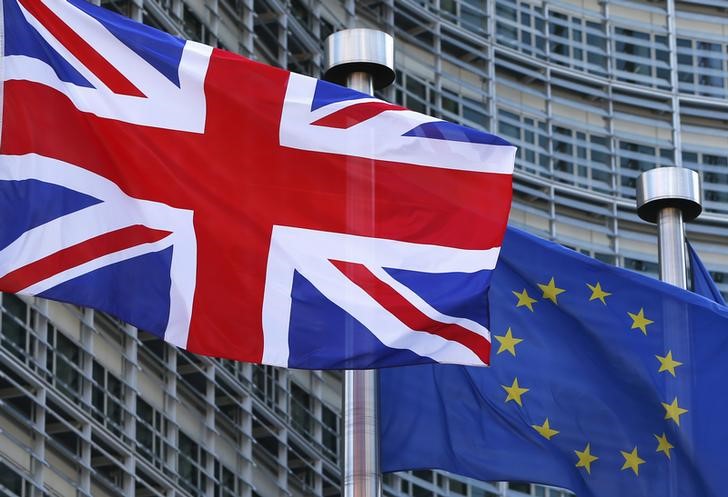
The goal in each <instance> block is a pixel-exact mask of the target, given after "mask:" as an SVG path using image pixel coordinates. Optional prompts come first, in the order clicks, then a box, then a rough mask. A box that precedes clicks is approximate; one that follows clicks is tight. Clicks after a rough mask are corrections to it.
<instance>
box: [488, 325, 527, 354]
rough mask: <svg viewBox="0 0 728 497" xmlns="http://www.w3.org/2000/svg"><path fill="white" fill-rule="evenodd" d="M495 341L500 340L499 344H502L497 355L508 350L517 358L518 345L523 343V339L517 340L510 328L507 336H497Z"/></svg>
mask: <svg viewBox="0 0 728 497" xmlns="http://www.w3.org/2000/svg"><path fill="white" fill-rule="evenodd" d="M495 339H496V340H498V342H499V343H500V347H498V352H496V355H498V354H500V353H501V352H503V351H506V350H507V351H508V352H510V353H511V355H512V356H513V357H516V345H518V344H519V343H521V342H522V341H523V338H515V337H514V336H513V335H512V334H511V329H510V328H508V331H506V334H505V335H502V336H498V335H496V336H495Z"/></svg>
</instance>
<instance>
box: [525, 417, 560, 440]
mask: <svg viewBox="0 0 728 497" xmlns="http://www.w3.org/2000/svg"><path fill="white" fill-rule="evenodd" d="M531 427H533V429H534V430H536V431H537V432H539V433H540V434H541V436H542V437H544V438H545V439H546V440H551V439H552V438H553V437H554V436H556V435H557V434H558V433H559V430H554V429H553V428H551V427H550V426H549V418H546V421H544V422H543V424H542V425H541V426H539V425H531Z"/></svg>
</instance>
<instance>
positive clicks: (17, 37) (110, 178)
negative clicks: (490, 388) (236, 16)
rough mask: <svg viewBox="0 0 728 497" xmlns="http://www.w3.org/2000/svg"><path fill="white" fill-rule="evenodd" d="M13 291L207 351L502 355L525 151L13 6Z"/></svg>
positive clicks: (61, 11) (198, 52) (1, 155)
mask: <svg viewBox="0 0 728 497" xmlns="http://www.w3.org/2000/svg"><path fill="white" fill-rule="evenodd" d="M2 9H3V16H2V19H3V25H2V29H3V33H2V34H3V36H2V37H1V38H2V39H4V46H3V50H4V51H3V53H2V54H1V55H2V74H1V76H2V78H3V81H2V85H3V87H2V92H0V95H2V102H1V104H2V111H3V114H2V123H1V127H2V128H1V131H0V133H1V134H0V210H2V219H3V222H2V223H0V290H2V291H6V292H14V293H19V294H26V295H37V296H39V297H45V298H49V299H55V300H59V301H65V302H71V303H74V304H78V305H83V306H89V307H93V308H95V309H99V310H102V311H106V312H109V313H111V314H112V315H115V316H116V317H118V318H120V319H122V320H124V321H127V322H129V323H131V324H133V325H135V326H137V327H139V328H141V329H143V330H146V331H148V332H150V333H153V334H155V335H157V336H159V337H161V338H163V339H164V340H166V341H168V342H170V343H172V344H175V345H177V346H180V347H184V348H186V349H187V350H190V351H192V352H197V353H202V354H207V355H212V356H218V357H226V358H231V359H237V360H243V361H251V362H262V363H266V364H272V365H281V366H291V367H299V368H364V367H378V366H391V365H396V364H413V363H423V362H432V361H437V362H446V363H460V364H480V365H482V364H485V363H487V362H488V357H489V350H490V334H489V332H488V328H487V326H488V322H487V315H486V314H487V313H485V312H481V313H480V315H479V316H477V317H472V316H471V317H472V319H466V318H465V317H463V309H469V308H471V307H477V308H482V307H483V306H482V303H483V302H484V301H485V299H486V295H487V291H488V285H489V281H490V274H491V272H492V269H493V268H494V267H495V262H496V260H497V256H498V252H499V249H500V244H501V240H502V237H503V233H504V230H505V226H506V222H507V218H508V212H509V209H510V198H511V173H512V169H513V160H514V156H515V148H514V147H513V146H511V145H510V144H508V143H507V142H506V141H504V140H502V139H500V138H498V137H496V136H493V135H489V134H487V133H483V132H479V131H475V130H471V129H467V128H464V127H461V126H457V125H454V124H450V123H447V122H444V121H442V120H439V119H435V118H432V117H428V116H425V115H422V114H418V113H416V112H412V111H409V110H407V109H404V108H402V107H398V106H396V105H392V104H389V103H386V102H383V101H380V100H377V99H375V98H372V97H371V96H369V95H364V94H361V93H357V92H355V91H353V90H349V89H346V88H342V87H339V86H337V85H333V84H330V83H326V82H322V81H317V80H315V79H312V78H309V77H305V76H301V75H298V74H292V73H289V72H287V71H284V70H280V69H276V68H273V67H269V66H266V65H263V64H259V63H256V62H253V61H250V60H247V59H245V58H243V57H240V56H238V55H234V54H231V53H228V52H225V51H222V50H218V49H213V48H211V47H208V46H205V45H201V44H199V43H195V42H191V41H184V40H180V39H178V38H175V37H173V36H171V35H168V34H166V33H163V32H160V31H157V30H154V29H152V28H150V27H147V26H143V25H141V24H139V23H136V22H133V21H131V20H129V19H126V18H123V17H121V16H118V15H116V14H113V13H111V12H109V11H107V10H105V9H102V8H99V7H95V6H93V5H91V4H90V3H87V2H85V1H83V0H70V1H65V0H2Z"/></svg>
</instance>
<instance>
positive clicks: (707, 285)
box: [686, 241, 726, 305]
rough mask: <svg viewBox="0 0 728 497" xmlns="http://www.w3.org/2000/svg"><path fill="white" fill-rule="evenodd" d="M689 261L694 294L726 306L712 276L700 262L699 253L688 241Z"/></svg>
mask: <svg viewBox="0 0 728 497" xmlns="http://www.w3.org/2000/svg"><path fill="white" fill-rule="evenodd" d="M686 243H687V245H688V260H689V261H690V278H691V281H692V284H693V292H695V293H697V294H698V295H702V296H703V297H705V298H707V299H710V300H712V301H713V302H716V303H718V304H720V305H726V302H725V299H724V298H723V294H722V293H721V292H720V290H719V289H718V286H717V285H716V284H715V281H713V278H712V277H711V276H710V272H709V271H708V269H707V268H706V267H705V265H704V264H703V261H702V260H700V257H699V256H698V253H697V252H696V251H695V249H694V248H693V246H692V244H691V243H690V242H689V241H688V242H686Z"/></svg>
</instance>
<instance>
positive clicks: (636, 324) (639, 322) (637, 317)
mask: <svg viewBox="0 0 728 497" xmlns="http://www.w3.org/2000/svg"><path fill="white" fill-rule="evenodd" d="M627 314H629V317H631V318H632V327H631V328H630V329H631V330H634V329H635V328H639V329H640V330H641V331H642V333H643V334H644V335H647V326H648V325H650V324H652V323H654V321H651V320H649V319H647V318H646V317H645V310H644V309H642V308H640V312H638V313H637V314H632V313H631V312H628V313H627Z"/></svg>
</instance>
